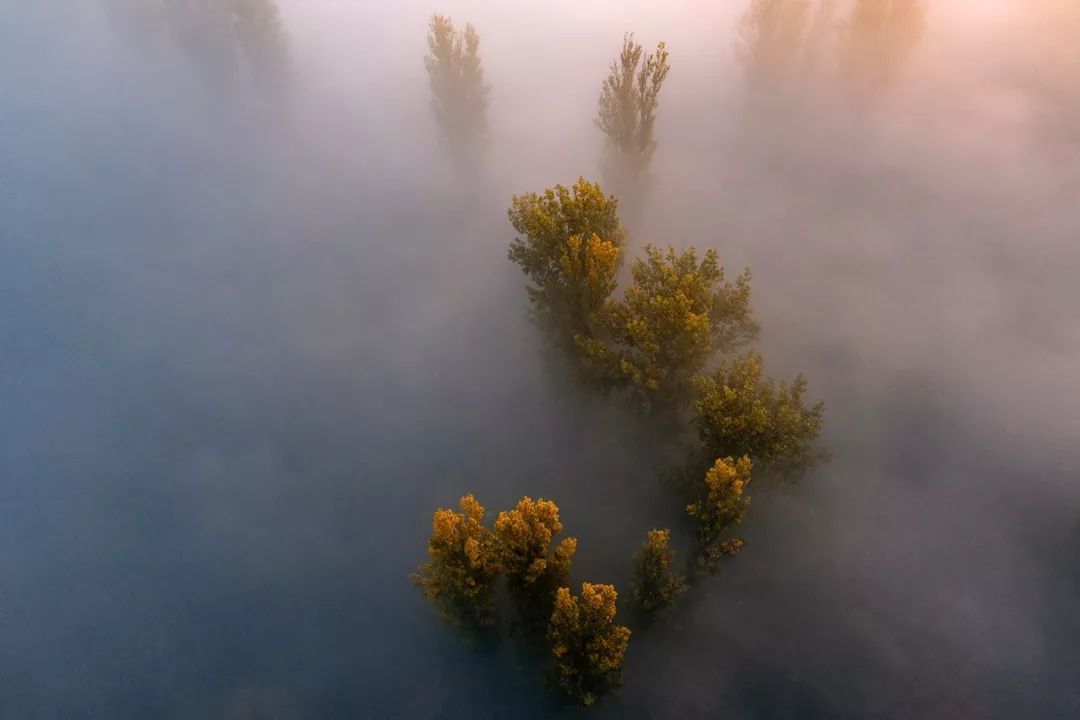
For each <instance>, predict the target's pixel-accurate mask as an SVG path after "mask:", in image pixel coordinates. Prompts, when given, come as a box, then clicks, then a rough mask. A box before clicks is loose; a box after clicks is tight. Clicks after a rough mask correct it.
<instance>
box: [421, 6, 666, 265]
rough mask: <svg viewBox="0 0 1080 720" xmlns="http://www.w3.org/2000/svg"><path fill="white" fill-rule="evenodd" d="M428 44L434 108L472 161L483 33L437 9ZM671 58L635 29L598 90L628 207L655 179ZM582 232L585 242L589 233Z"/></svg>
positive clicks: (612, 175) (605, 163)
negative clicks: (648, 46) (648, 47)
mask: <svg viewBox="0 0 1080 720" xmlns="http://www.w3.org/2000/svg"><path fill="white" fill-rule="evenodd" d="M427 44H428V53H427V55H426V56H425V57H424V66H425V67H426V68H427V73H428V80H429V85H430V87H431V108H432V112H433V113H434V115H435V120H436V122H437V123H438V125H439V128H440V129H441V130H442V133H443V136H444V138H445V139H446V141H447V144H448V146H449V147H450V149H451V150H452V151H453V152H454V153H455V159H457V160H459V161H464V160H468V159H469V158H470V157H472V156H473V155H474V154H475V153H477V152H478V150H479V149H480V140H481V138H482V137H483V136H484V134H485V132H486V130H487V127H488V122H487V109H488V104H489V101H490V94H491V86H490V85H489V84H488V83H487V82H486V81H485V79H484V66H483V61H482V60H481V58H480V35H479V34H478V33H477V32H476V29H475V28H474V27H473V26H472V25H471V24H468V23H466V25H465V28H464V30H458V29H457V28H456V27H455V26H454V22H453V20H452V19H451V18H449V17H447V16H446V15H440V14H435V15H432V16H431V19H430V20H429V22H428V36H427ZM668 57H669V54H668V50H667V46H666V45H665V44H664V43H662V42H661V43H659V44H658V45H657V47H656V50H655V51H654V52H651V53H646V52H645V51H644V49H643V48H642V46H641V45H639V44H638V43H636V42H635V41H634V36H633V34H632V33H628V34H626V35H625V36H624V38H623V45H622V50H621V52H620V53H619V56H618V57H617V58H616V59H615V60H614V61H612V63H611V67H610V70H609V73H608V76H607V78H606V79H605V80H604V82H603V86H602V88H601V92H600V108H599V112H598V113H597V117H596V119H595V123H596V126H597V127H598V128H599V129H600V130H601V131H602V132H603V133H604V137H605V147H604V154H603V159H602V163H601V164H602V168H603V174H604V179H605V182H607V183H608V184H609V185H610V186H611V187H613V188H615V189H616V190H617V192H618V194H619V196H620V197H623V198H626V199H628V200H629V201H630V205H631V207H637V204H638V203H637V200H639V199H640V198H641V197H642V195H643V194H644V192H645V191H646V190H647V189H648V187H649V185H650V182H651V176H650V172H649V168H650V166H651V163H652V157H653V153H654V152H655V151H656V116H657V110H658V108H659V102H660V90H661V88H662V87H663V84H664V80H665V79H666V78H667V75H668V72H669V71H670V70H671V66H670V64H669V62H668ZM580 237H581V242H582V243H586V244H587V243H588V242H589V240H590V239H591V235H582V236H580ZM601 237H605V238H607V236H606V235H601ZM609 242H613V240H611V239H609Z"/></svg>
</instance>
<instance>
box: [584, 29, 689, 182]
mask: <svg viewBox="0 0 1080 720" xmlns="http://www.w3.org/2000/svg"><path fill="white" fill-rule="evenodd" d="M668 56H669V53H668V50H667V46H666V45H665V44H664V43H662V42H661V43H659V44H658V45H657V46H656V50H655V51H654V52H651V53H649V54H648V55H646V54H645V51H644V49H643V48H642V46H641V45H639V44H637V43H636V42H634V35H633V33H628V34H627V35H625V36H624V37H623V46H622V51H621V52H620V53H619V56H618V58H616V59H615V60H614V61H612V63H611V67H610V71H609V73H608V76H607V78H606V79H605V80H604V85H603V88H602V89H601V92H600V110H599V113H598V115H597V118H596V126H597V127H598V128H600V130H601V131H603V133H604V135H605V136H606V138H607V148H606V153H607V154H606V156H605V159H604V174H605V180H606V181H607V182H609V183H611V184H612V185H613V186H614V187H616V188H617V189H618V193H617V194H619V195H620V197H621V196H623V195H632V194H634V193H636V192H638V191H640V189H641V187H642V185H643V184H644V182H645V181H646V180H647V178H648V173H649V166H650V164H651V162H652V156H653V153H654V152H655V151H656V113H657V109H658V107H659V104H660V90H661V89H662V88H663V85H664V80H665V79H667V76H668V72H670V70H671V66H670V64H669V63H668Z"/></svg>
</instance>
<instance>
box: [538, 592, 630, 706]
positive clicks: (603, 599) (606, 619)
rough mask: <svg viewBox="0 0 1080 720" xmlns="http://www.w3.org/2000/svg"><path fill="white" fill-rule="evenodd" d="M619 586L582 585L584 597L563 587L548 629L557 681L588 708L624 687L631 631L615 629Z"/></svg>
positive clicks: (620, 626) (621, 628)
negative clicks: (612, 690) (610, 691)
mask: <svg viewBox="0 0 1080 720" xmlns="http://www.w3.org/2000/svg"><path fill="white" fill-rule="evenodd" d="M617 598H618V593H617V592H616V591H615V586H614V585H593V584H590V583H582V585H581V596H580V598H576V597H574V596H573V595H571V594H570V589H569V588H565V587H563V588H559V590H558V592H557V593H556V594H555V606H554V610H553V611H552V613H551V622H550V623H549V625H548V638H549V639H550V640H551V653H552V655H553V656H554V659H555V671H556V681H557V682H558V684H559V686H560V687H561V688H562V689H563V690H564V691H565V692H566V693H568V694H569V695H571V696H573V697H575V698H577V699H578V700H580V701H581V702H583V703H585V704H586V705H589V704H592V703H593V702H594V701H595V700H596V698H597V697H598V696H599V695H600V694H601V693H603V692H604V691H605V690H607V689H608V688H610V687H611V686H612V685H615V684H617V683H618V682H619V674H620V672H621V670H622V666H623V657H624V656H625V654H626V648H627V646H628V645H629V643H630V630H629V628H627V627H625V626H623V625H616V624H615V612H616V609H615V601H616V599H617Z"/></svg>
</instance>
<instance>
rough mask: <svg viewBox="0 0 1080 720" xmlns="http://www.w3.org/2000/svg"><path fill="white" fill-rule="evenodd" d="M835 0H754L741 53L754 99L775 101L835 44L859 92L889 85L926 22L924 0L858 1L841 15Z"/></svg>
mask: <svg viewBox="0 0 1080 720" xmlns="http://www.w3.org/2000/svg"><path fill="white" fill-rule="evenodd" d="M837 13H838V2H837V0H818V3H817V6H816V8H813V7H812V6H811V0H750V4H749V7H748V8H747V9H746V11H745V13H744V14H743V16H742V20H741V22H740V24H739V31H738V39H737V41H736V44H735V54H736V57H737V58H738V60H739V62H740V63H741V64H742V66H743V70H744V72H745V76H746V87H747V92H748V94H749V97H750V99H751V102H752V104H754V105H760V104H762V103H769V102H775V101H776V100H777V99H778V98H781V97H782V96H783V95H784V94H785V93H786V91H787V90H788V89H789V88H790V87H791V85H792V83H793V82H794V81H796V80H798V79H803V78H805V77H806V76H807V75H808V74H809V73H810V72H813V71H814V70H817V69H819V68H820V65H821V60H822V54H823V51H824V50H826V49H827V48H828V47H829V46H830V44H831V45H832V46H833V48H834V49H835V52H836V61H837V65H838V67H839V71H840V75H841V76H842V77H843V78H844V79H845V80H846V81H847V84H848V86H849V88H850V89H851V90H852V91H853V92H854V93H855V94H856V95H858V96H867V95H872V94H874V93H877V92H879V91H881V90H882V89H884V88H886V87H888V86H889V85H891V84H892V83H893V82H894V81H895V80H896V77H897V76H898V75H899V72H900V70H901V69H902V67H903V65H904V63H905V62H906V61H907V58H908V56H909V55H910V54H911V52H912V50H914V49H915V47H917V46H918V44H919V42H920V40H921V39H922V35H923V31H924V29H925V26H926V5H925V3H924V2H923V0H854V1H853V2H852V3H851V5H850V9H849V11H848V14H847V16H846V17H845V18H843V19H840V20H838V19H837Z"/></svg>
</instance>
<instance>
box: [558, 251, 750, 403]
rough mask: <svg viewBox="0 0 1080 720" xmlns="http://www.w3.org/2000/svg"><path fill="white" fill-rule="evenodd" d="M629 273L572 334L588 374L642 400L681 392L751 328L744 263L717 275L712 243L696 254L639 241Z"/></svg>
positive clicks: (743, 341) (746, 338)
mask: <svg viewBox="0 0 1080 720" xmlns="http://www.w3.org/2000/svg"><path fill="white" fill-rule="evenodd" d="M631 274H632V276H633V283H632V284H631V285H630V286H629V287H628V288H627V289H626V293H625V295H624V297H623V298H622V299H621V300H615V299H611V300H608V301H607V302H606V303H605V304H604V306H603V309H602V311H601V312H600V313H599V314H598V315H597V317H596V319H595V321H594V323H593V330H592V332H590V333H589V334H582V335H580V336H579V337H578V338H577V341H578V345H579V347H580V350H581V355H582V358H583V361H584V362H585V364H586V366H587V367H588V368H589V369H590V371H591V372H592V374H593V375H595V376H598V377H603V378H607V379H608V381H609V383H610V384H612V385H616V386H626V387H628V388H629V389H630V390H631V391H632V392H633V393H634V394H635V395H637V396H638V397H639V398H640V399H641V401H642V403H643V404H644V405H645V406H646V407H650V408H651V407H654V406H655V404H656V402H657V401H658V399H660V398H661V397H666V398H668V399H677V398H679V397H682V396H683V395H684V394H685V393H686V392H687V391H688V390H689V389H690V380H691V378H692V376H693V375H694V374H696V373H698V372H699V371H700V370H701V369H702V368H703V367H704V366H705V364H706V363H707V362H708V360H709V359H710V358H711V357H712V355H713V354H714V353H715V352H717V351H719V352H730V351H732V350H734V349H736V348H738V347H741V346H743V345H745V344H746V343H748V342H749V341H750V340H752V339H753V338H754V337H756V335H757V333H758V325H757V323H756V322H755V321H754V319H753V316H752V313H751V310H750V273H749V271H745V272H744V273H743V274H742V275H740V276H739V277H738V278H736V280H735V282H734V284H732V283H730V282H725V280H724V269H723V268H722V267H720V265H719V262H718V260H717V256H716V252H715V251H713V250H708V251H707V252H706V253H705V258H704V259H703V260H701V261H700V262H699V261H698V257H697V251H696V250H694V249H693V248H691V249H689V250H686V251H684V252H682V253H678V252H676V251H675V250H674V249H673V248H670V247H669V248H668V249H667V251H666V252H661V251H660V250H659V249H657V248H654V247H652V246H646V248H645V258H644V259H639V260H636V261H635V262H634V265H633V267H632V268H631Z"/></svg>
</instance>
